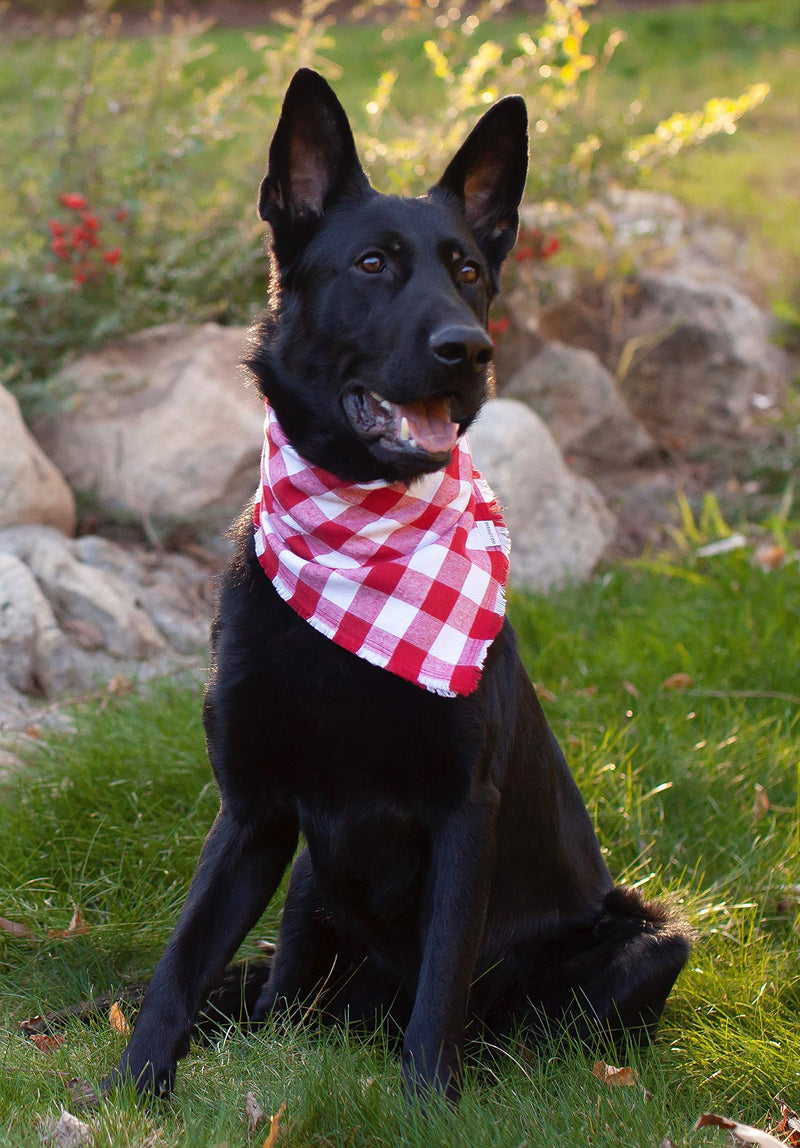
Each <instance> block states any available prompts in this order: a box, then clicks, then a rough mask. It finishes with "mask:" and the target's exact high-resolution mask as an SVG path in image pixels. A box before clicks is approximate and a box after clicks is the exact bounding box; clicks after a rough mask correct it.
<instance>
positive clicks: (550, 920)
mask: <svg viewBox="0 0 800 1148" xmlns="http://www.w3.org/2000/svg"><path fill="white" fill-rule="evenodd" d="M526 165H527V137H526V116H525V106H524V103H523V101H522V100H521V99H520V98H519V97H510V98H508V99H505V100H501V101H500V102H499V103H498V104H496V105H495V106H494V107H493V108H491V109H490V110H489V111H488V112H487V113H486V115H485V116H484V118H483V119H482V120H481V122H480V123H479V124H478V126H477V127H476V128H475V130H474V131H473V132H472V133H471V135H470V136H469V138H468V139H467V141H466V142H465V144H464V145H463V146H462V148H461V149H460V150H459V152H458V153H457V155H456V156H455V158H454V159H453V160H452V161H451V162H450V164H449V166H448V167H447V169H446V171H445V174H444V176H443V178H442V180H441V181H440V183H439V184H438V185H437V186H436V187H434V188H433V189H432V190H431V191H430V192H429V193H428V195H426V196H424V197H422V198H420V199H407V198H399V197H394V196H384V195H379V194H378V193H377V192H375V191H374V190H373V189H372V188H371V187H370V186H369V184H368V182H367V179H366V176H365V175H364V172H363V171H362V169H361V165H360V164H359V161H358V158H357V156H356V151H355V147H354V144H353V138H352V134H351V132H350V128H349V126H348V123H347V119H346V116H345V113H344V111H343V110H342V108H341V106H340V104H339V102H338V101H337V99H336V97H335V96H334V94H333V92H332V91H331V90H330V88H329V87H328V85H327V84H326V83H325V82H324V80H322V79H321V78H320V77H319V76H317V75H316V74H315V73H313V72H309V71H307V70H303V71H300V72H298V73H297V75H296V76H295V78H294V79H293V81H292V83H291V86H290V88H289V90H288V92H287V95H286V100H285V103H284V107H283V112H282V115H281V119H280V122H279V124H278V127H277V130H276V133H275V137H274V140H273V143H272V147H271V149H270V165H269V172H268V175H267V177H266V178H265V180H264V183H263V185H262V189H261V199H260V213H261V215H262V217H263V218H264V219H266V220H268V221H269V223H270V225H271V227H272V232H273V237H274V248H273V250H274V260H273V270H272V283H271V297H270V307H269V310H268V311H267V313H266V315H265V317H264V319H263V320H262V321H261V323H260V324H259V325H258V326H257V327H256V329H255V334H254V340H253V345H252V349H251V353H250V357H249V365H250V367H251V370H252V372H253V374H254V376H255V378H256V380H257V382H258V385H259V387H260V388H261V390H262V392H263V393H264V395H265V396H267V397H268V398H269V401H270V403H271V404H272V406H273V408H274V409H275V411H276V413H277V415H278V418H279V420H280V422H281V424H282V426H283V427H284V429H285V431H286V433H287V434H288V436H289V437H290V439H291V440H292V442H293V444H294V445H295V446H296V448H297V449H298V450H299V451H300V453H301V454H303V455H304V456H305V457H306V458H308V459H310V460H311V461H312V462H314V463H316V464H318V465H321V466H323V467H325V468H327V469H328V470H330V471H333V472H334V473H336V474H337V475H339V476H341V477H342V478H343V479H347V480H356V481H371V480H375V479H385V480H387V481H397V480H401V481H409V482H410V481H413V479H414V477H415V476H417V475H419V474H422V473H424V472H425V471H426V470H433V469H437V468H438V467H440V466H442V465H444V463H446V461H447V458H446V457H441V456H440V455H437V454H436V452H433V453H432V454H431V453H430V452H426V451H425V450H423V449H420V448H417V449H414V448H413V446H408V445H407V444H406V445H404V444H403V443H401V442H400V443H399V442H397V441H395V439H394V438H393V435H392V433H391V432H390V431H389V432H387V433H386V434H385V435H378V434H377V433H376V432H375V429H374V425H373V423H374V418H373V414H371V413H370V412H369V410H367V409H366V407H365V405H364V404H365V403H366V404H367V406H368V399H366V398H365V395H366V394H368V393H369V392H371V391H374V392H377V393H378V394H379V395H381V396H384V397H385V398H386V399H388V400H389V401H390V403H393V404H398V405H402V404H405V403H411V402H416V401H419V400H421V399H430V398H432V397H433V398H436V397H439V398H444V399H446V400H447V402H448V404H449V410H450V412H451V420H452V421H454V422H458V424H459V429H460V430H464V429H466V427H467V426H469V424H470V422H471V421H472V420H473V419H474V417H475V415H476V413H477V412H478V409H479V408H480V405H481V403H482V401H483V399H484V398H485V396H486V393H487V388H488V386H489V379H488V374H487V372H488V367H487V364H488V359H489V357H490V343H489V340H488V336H487V335H486V330H485V327H486V322H487V312H488V307H489V303H490V301H491V298H492V296H493V295H494V293H495V291H496V287H497V281H498V277H499V273H500V267H501V264H502V261H503V259H504V258H505V256H506V255H507V254H508V251H509V250H510V248H511V246H512V245H513V242H514V239H515V236H516V231H517V221H518V216H517V208H518V204H519V200H520V197H521V195H522V190H523V186H524V181H525V172H526ZM365 411H366V413H365ZM370 420H373V421H372V422H371V421H370ZM254 479H255V476H254ZM250 523H251V519H250V516H249V515H245V516H244V518H243V519H242V523H241V526H240V529H239V532H238V552H237V555H236V557H235V559H234V561H233V562H232V564H231V566H230V569H229V570H228V572H227V575H226V577H225V579H224V583H223V585H222V590H221V597H220V603H219V612H218V615H217V618H216V621H215V624H214V628H213V634H212V647H213V654H212V658H213V660H212V669H211V674H210V678H209V682H208V690H207V696H206V701H205V709H204V719H205V728H206V734H207V743H208V752H209V757H210V759H211V764H212V767H213V770H214V774H215V776H216V779H217V783H218V785H219V790H220V796H221V807H220V812H219V815H218V817H217V819H216V821H215V823H214V825H213V827H212V829H211V831H210V833H209V836H208V839H207V841H206V843H205V846H204V848H203V851H202V855H201V857H200V861H199V864H198V867H197V871H196V873H195V876H194V878H193V880H192V884H191V888H190V890H189V895H188V899H187V902H186V907H185V909H184V911H183V913H182V915H181V918H180V920H179V922H178V925H177V928H176V929H175V932H174V934H173V936H172V939H171V940H170V942H169V944H168V946H167V949H166V952H165V953H164V956H163V957H162V959H161V961H160V963H159V965H158V967H157V969H156V971H155V974H154V976H153V980H152V983H151V985H150V988H149V990H148V992H147V995H146V998H145V1000H144V1003H143V1006H142V1009H141V1013H140V1015H139V1018H138V1022H137V1024H136V1028H135V1031H134V1034H133V1036H132V1038H131V1041H130V1043H129V1045H128V1047H127V1049H126V1051H125V1053H124V1055H123V1057H122V1060H121V1062H120V1064H119V1066H118V1068H117V1069H115V1070H114V1072H113V1073H112V1074H111V1077H110V1078H109V1080H108V1082H107V1087H108V1086H110V1085H111V1084H113V1083H114V1082H115V1081H117V1080H118V1079H119V1078H120V1077H130V1078H132V1079H134V1080H135V1081H136V1082H137V1086H138V1087H139V1089H140V1090H142V1091H144V1090H149V1089H154V1090H156V1091H164V1090H167V1089H169V1088H170V1087H171V1086H172V1084H173V1082H174V1077H175V1070H176V1063H177V1060H178V1058H179V1057H181V1056H182V1055H183V1054H184V1053H185V1052H186V1050H187V1047H188V1042H189V1035H190V1032H191V1030H192V1025H193V1022H194V1020H195V1016H196V1014H197V1012H198V1010H199V1009H200V1007H201V1005H202V1002H203V1001H204V1000H205V998H206V995H207V993H208V991H209V989H210V988H211V987H212V986H213V985H214V984H215V983H216V982H217V981H218V980H219V979H220V978H221V976H222V973H223V970H224V969H225V966H226V964H227V962H228V961H229V960H230V958H231V956H232V954H233V953H234V952H235V951H236V948H237V946H238V945H239V944H240V942H241V941H242V939H243V938H244V936H245V935H246V933H247V932H248V930H249V929H251V928H252V927H253V926H254V925H255V924H256V922H257V921H258V919H259V917H260V915H261V913H262V912H263V910H264V908H265V906H266V905H267V903H268V902H269V900H270V898H271V897H272V895H273V893H274V892H275V890H276V888H277V886H278V883H279V882H280V880H281V877H282V876H283V873H284V871H285V870H286V867H287V866H288V865H289V864H290V862H291V860H292V857H293V855H294V853H295V850H296V847H297V844H298V839H299V834H300V833H301V832H302V833H303V835H304V837H305V841H306V848H305V849H304V850H303V851H302V852H301V853H300V855H299V856H298V858H297V860H296V861H295V863H294V867H293V870H292V875H291V881H290V887H289V894H288V898H287V901H286V907H285V910H284V915H283V920H282V924H281V929H280V936H279V938H278V945H277V953H276V955H275V957H274V960H273V961H272V964H271V968H270V970H269V975H268V977H267V978H266V981H265V983H264V984H263V987H262V988H261V990H260V992H259V994H258V996H257V998H256V997H255V993H254V991H253V989H252V982H250V983H251V989H250V999H249V1003H250V1005H251V1009H250V1012H251V1018H252V1019H253V1020H258V1019H259V1018H261V1017H264V1016H266V1015H267V1014H269V1013H271V1012H274V1011H275V1010H283V1009H287V1008H290V1007H292V1006H293V1005H295V1004H300V1005H302V1002H306V1004H308V1002H311V1001H314V1002H315V1007H316V1010H317V1011H318V1013H319V1015H321V1016H322V1017H327V1018H333V1019H336V1018H344V1017H345V1016H347V1017H349V1018H350V1020H351V1021H355V1020H359V1019H363V1020H364V1021H365V1022H370V1023H374V1021H375V1020H376V1019H379V1018H383V1019H389V1020H390V1021H392V1022H393V1023H394V1024H395V1026H396V1027H397V1029H399V1030H401V1031H402V1033H403V1039H402V1049H403V1070H404V1076H405V1079H406V1082H407V1084H408V1086H409V1089H410V1091H411V1092H412V1094H416V1093H424V1092H425V1091H426V1090H428V1089H430V1088H434V1089H437V1090H440V1091H442V1092H444V1093H445V1094H446V1095H447V1096H449V1097H451V1098H455V1097H456V1096H457V1094H458V1088H459V1081H460V1073H461V1064H462V1051H463V1045H464V1040H465V1034H466V1033H467V1032H468V1031H475V1032H476V1033H478V1032H491V1033H492V1034H493V1035H494V1036H497V1035H500V1036H502V1035H504V1034H508V1033H509V1032H510V1031H511V1030H512V1029H522V1030H523V1031H527V1032H528V1033H529V1035H530V1036H531V1038H532V1039H535V1038H536V1037H537V1035H538V1034H540V1033H541V1032H542V1030H543V1029H545V1028H547V1029H549V1030H552V1029H554V1028H555V1029H557V1030H558V1029H562V1030H566V1031H569V1032H572V1033H574V1034H577V1035H578V1036H586V1035H589V1034H590V1033H592V1032H595V1031H606V1032H611V1033H612V1034H613V1033H619V1032H621V1031H622V1030H627V1031H629V1032H631V1033H632V1034H633V1035H634V1037H638V1038H639V1039H641V1040H643V1041H647V1040H649V1039H650V1038H651V1037H652V1036H653V1034H654V1032H655V1029H656V1025H657V1022H658V1018H659V1015H660V1013H661V1010H662V1007H663V1005H664V1001H665V999H666V997H667V994H668V993H669V991H670V989H671V987H672V984H673V982H674V980H675V978H676V976H677V974H678V972H679V971H680V969H681V967H682V966H683V964H684V962H685V960H686V957H687V953H688V942H687V939H686V936H685V934H684V933H683V932H682V930H681V928H680V927H679V926H678V925H675V924H673V923H671V921H670V919H669V916H668V914H667V913H666V912H665V910H664V909H663V908H661V907H659V906H658V905H655V904H649V903H646V902H643V901H642V900H641V898H640V897H639V895H638V894H637V893H635V892H633V891H632V890H629V889H623V888H615V887H614V884H613V882H612V879H611V877H610V875H609V873H608V870H607V868H606V865H605V863H604V861H603V858H602V856H601V854H600V849H599V846H598V843H597V841H596V839H595V835H594V831H593V828H592V823H591V819H590V817H589V815H588V813H587V811H586V808H585V806H584V804H583V801H582V799H581V796H580V794H579V792H578V789H577V787H576V785H575V782H574V781H573V778H572V776H571V774H570V772H569V769H568V768H567V765H566V763H565V761H564V757H563V755H562V753H561V751H560V749H559V747H558V745H557V743H556V740H555V738H554V737H553V734H552V732H551V730H550V728H549V726H548V724H547V721H546V720H545V717H544V714H543V712H542V709H541V707H540V705H539V702H538V700H537V698H536V694H535V692H534V690H533V687H532V685H531V683H530V681H529V679H528V676H527V674H526V672H525V670H524V668H523V666H522V663H521V661H520V658H519V655H518V653H517V646H516V641H515V637H514V633H513V630H512V628H511V626H510V625H509V624H508V622H506V623H505V624H504V626H503V628H502V631H501V633H500V634H499V636H498V637H497V639H496V640H495V642H494V644H493V646H492V648H491V650H490V653H489V657H488V660H487V664H486V668H485V671H484V673H483V676H482V679H481V683H480V686H479V688H478V689H477V691H476V692H475V693H474V694H472V695H471V696H469V697H459V698H454V699H451V698H443V697H439V696H437V695H435V694H432V693H429V692H426V691H425V690H423V689H421V688H419V687H417V686H415V685H412V684H408V683H407V682H405V681H403V680H401V679H400V678H398V677H395V676H393V675H392V674H390V673H388V672H386V671H383V670H381V669H378V668H376V667H375V666H373V665H371V664H369V663H368V662H366V661H364V660H361V659H359V658H357V657H355V656H353V655H352V654H350V653H348V652H346V651H345V650H343V649H342V648H340V647H339V646H337V645H335V644H333V643H332V642H330V641H328V640H327V639H326V638H324V637H323V636H321V635H320V634H319V633H318V632H317V631H315V630H314V629H312V628H311V627H310V626H309V625H308V624H307V623H306V622H304V621H302V620H301V619H300V617H298V615H297V614H295V613H294V612H293V611H292V610H291V609H290V608H289V607H288V606H286V605H285V604H284V602H283V601H282V600H281V599H280V598H279V597H278V595H277V594H276V592H275V590H274V589H273V587H272V585H271V583H270V582H269V581H268V579H267V577H266V576H265V574H264V573H263V571H262V569H261V568H260V566H259V564H258V562H257V560H256V558H255V555H254V550H253V538H252V527H251V525H250ZM254 975H255V974H254ZM260 975H261V977H262V979H263V977H264V974H263V972H262V973H261V974H260ZM256 983H257V982H256ZM238 991H239V989H238V988H237V989H236V992H238ZM242 991H243V990H242Z"/></svg>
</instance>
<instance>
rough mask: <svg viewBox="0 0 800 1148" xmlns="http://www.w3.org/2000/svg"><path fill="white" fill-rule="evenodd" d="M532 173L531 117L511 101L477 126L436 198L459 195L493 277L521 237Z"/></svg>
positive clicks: (437, 189) (517, 100)
mask: <svg viewBox="0 0 800 1148" xmlns="http://www.w3.org/2000/svg"><path fill="white" fill-rule="evenodd" d="M527 173H528V113H527V111H526V109H525V101H524V100H523V98H522V96H506V97H505V99H502V100H498V102H497V103H496V104H495V105H494V106H493V107H491V108H490V109H489V111H488V112H486V113H485V115H483V116H482V117H481V118H480V119H479V120H478V122H477V124H476V125H475V127H474V128H473V129H472V131H471V132H470V134H469V135H468V136H467V138H466V139H465V141H464V143H463V144H462V145H461V147H460V148H459V149H458V151H457V152H456V154H455V155H454V156H453V158H452V160H451V161H450V163H449V164H448V165H447V169H446V171H445V173H444V175H443V176H442V178H441V179H440V180H439V182H438V183H437V184H436V186H435V187H433V188H431V194H432V195H434V196H435V195H436V194H437V193H440V194H441V192H445V193H446V194H447V195H448V196H455V197H456V199H457V202H458V205H459V207H460V208H461V210H462V211H463V212H464V216H465V218H466V221H467V223H468V224H469V226H470V228H471V229H472V232H473V234H474V235H475V238H476V240H477V241H478V245H479V246H480V248H481V250H482V251H483V253H484V255H485V256H486V258H487V259H488V261H489V265H490V267H491V269H492V273H493V275H494V276H495V277H496V276H497V275H499V273H500V267H501V265H502V262H503V260H504V259H505V257H506V256H507V255H508V253H509V251H510V250H511V248H512V247H513V246H514V242H515V240H516V238H517V229H518V228H519V204H520V200H521V199H522V193H523V191H524V190H525V177H526V175H527Z"/></svg>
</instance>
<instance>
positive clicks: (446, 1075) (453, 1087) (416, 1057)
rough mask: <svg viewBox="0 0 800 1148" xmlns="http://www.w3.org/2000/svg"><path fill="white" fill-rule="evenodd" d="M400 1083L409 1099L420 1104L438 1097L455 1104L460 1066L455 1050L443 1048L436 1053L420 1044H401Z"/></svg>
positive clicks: (458, 1090)
mask: <svg viewBox="0 0 800 1148" xmlns="http://www.w3.org/2000/svg"><path fill="white" fill-rule="evenodd" d="M403 1083H404V1085H405V1090H406V1094H407V1095H408V1097H409V1099H410V1100H412V1101H414V1102H416V1103H417V1104H420V1105H422V1106H423V1107H424V1106H425V1105H426V1104H427V1103H429V1102H430V1100H431V1098H432V1097H433V1096H440V1097H442V1098H443V1099H444V1100H446V1101H447V1103H448V1104H450V1105H453V1106H455V1105H456V1104H457V1103H458V1100H459V1097H460V1096H461V1067H460V1058H459V1055H458V1051H457V1050H456V1049H451V1050H449V1051H448V1050H447V1049H446V1048H445V1047H442V1048H441V1049H440V1050H439V1052H438V1055H437V1054H435V1053H434V1054H431V1053H430V1052H426V1050H425V1048H424V1047H423V1046H422V1045H415V1044H411V1043H410V1042H409V1041H408V1040H406V1041H405V1042H404V1045H403Z"/></svg>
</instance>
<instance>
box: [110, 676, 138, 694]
mask: <svg viewBox="0 0 800 1148" xmlns="http://www.w3.org/2000/svg"><path fill="white" fill-rule="evenodd" d="M132 689H133V682H132V681H131V679H130V678H126V677H125V675H124V674H114V677H113V678H111V680H110V681H109V683H108V685H107V686H106V690H107V691H108V693H110V694H129V693H130V692H131V690H132Z"/></svg>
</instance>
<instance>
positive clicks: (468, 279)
mask: <svg viewBox="0 0 800 1148" xmlns="http://www.w3.org/2000/svg"><path fill="white" fill-rule="evenodd" d="M458 277H459V279H460V280H461V282H462V283H467V284H469V285H470V286H471V285H472V284H473V283H477V282H478V280H479V279H480V277H481V273H480V271H479V270H478V264H477V263H470V262H469V261H467V262H466V263H462V264H461V267H460V269H459V272H458Z"/></svg>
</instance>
